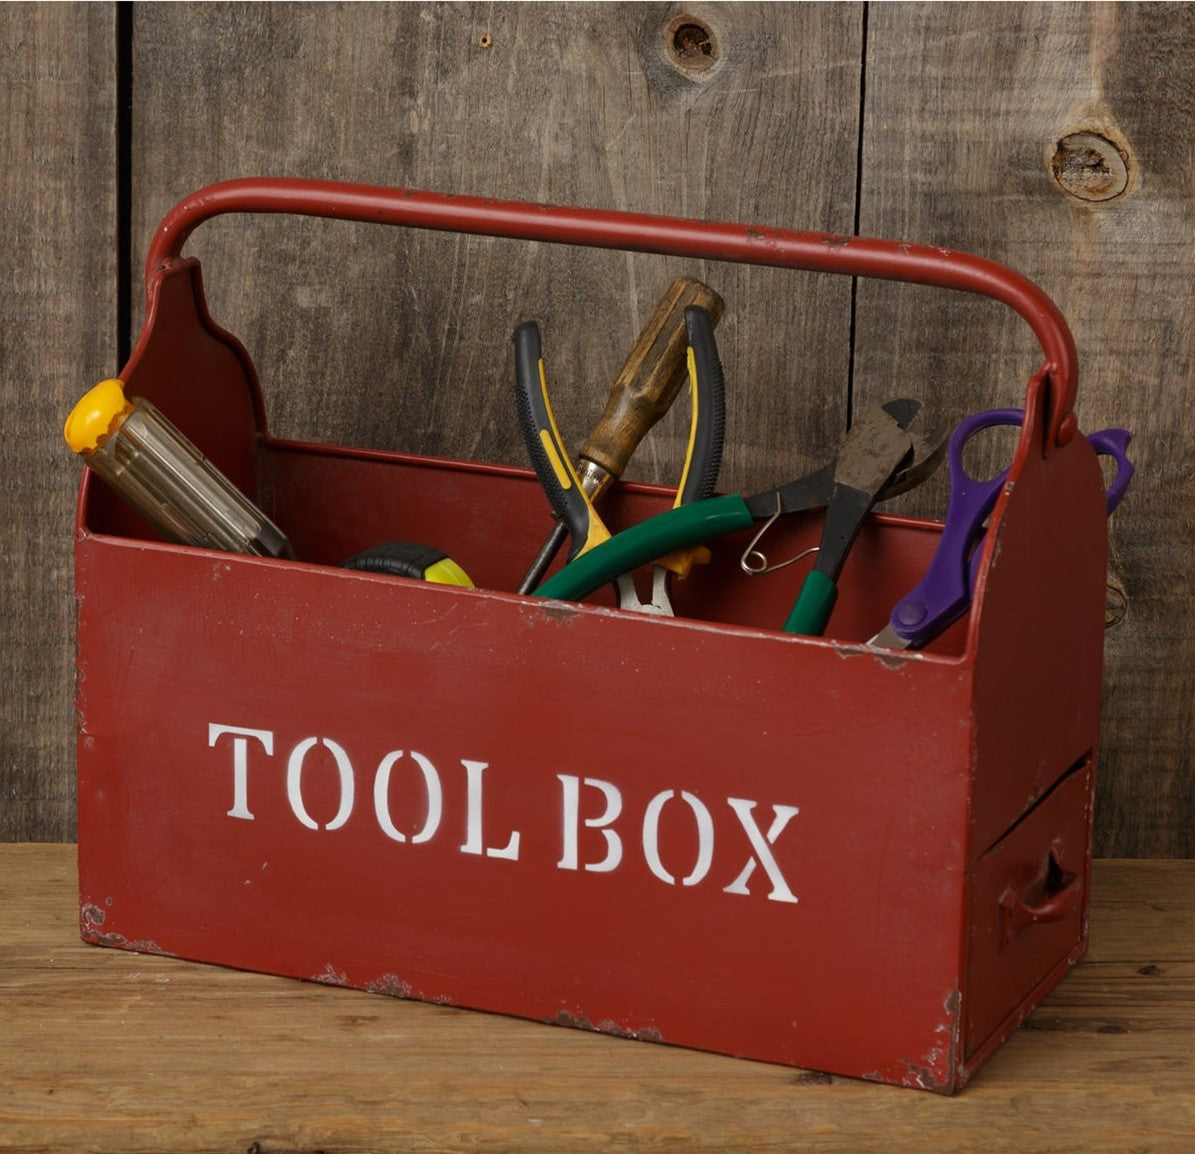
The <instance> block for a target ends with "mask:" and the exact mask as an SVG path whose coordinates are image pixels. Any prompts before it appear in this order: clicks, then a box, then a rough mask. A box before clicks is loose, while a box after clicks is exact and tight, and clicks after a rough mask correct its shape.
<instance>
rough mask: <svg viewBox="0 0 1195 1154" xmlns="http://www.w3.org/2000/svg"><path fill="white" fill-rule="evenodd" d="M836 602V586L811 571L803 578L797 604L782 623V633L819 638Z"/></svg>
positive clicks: (821, 574) (821, 575) (826, 578)
mask: <svg viewBox="0 0 1195 1154" xmlns="http://www.w3.org/2000/svg"><path fill="white" fill-rule="evenodd" d="M837 600H838V586H837V585H835V584H834V582H833V581H831V580H830V578H829V577H827V576H826V575H825V574H824V573H819V572H818V571H817V570H816V569H814V570H812V571H811V572H810V573H809V575H808V576H807V577H806V578H805V582H804V584H803V585H802V586H801V592H800V594H799V595H798V596H797V603H796V604H795V605H794V606H793V611H792V612H791V613H790V614H789V615H788V620H787V621H786V622H785V623H784V632H785V633H802V634H804V635H805V636H806V637H820V636H821V635H822V634H823V633H825V631H826V625H827V623H828V622H829V620H830V614H831V613H832V612H833V611H834V602H835V601H837Z"/></svg>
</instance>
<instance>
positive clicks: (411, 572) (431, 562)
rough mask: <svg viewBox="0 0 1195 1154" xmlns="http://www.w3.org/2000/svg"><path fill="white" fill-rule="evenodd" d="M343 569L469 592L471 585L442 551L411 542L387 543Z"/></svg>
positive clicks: (355, 559) (352, 559)
mask: <svg viewBox="0 0 1195 1154" xmlns="http://www.w3.org/2000/svg"><path fill="white" fill-rule="evenodd" d="M344 568H345V569H356V570H359V571H360V572H364V573H388V574H389V575H390V576H391V577H411V578H413V579H414V580H416V581H431V582H433V583H435V584H437V585H458V586H460V587H461V588H463V589H472V588H473V582H472V581H471V580H470V579H469V574H468V573H466V572H465V571H464V570H463V569H462V568H461V567H460V566H459V565H458V564H457V563H456V562H455V561H454V560H453V559H452V558H451V557H449V556H448V554H447V553H445V552H444V550H443V549H437V548H435V546H433V545H417V544H415V543H414V542H411V541H387V542H385V544H382V545H375V546H373V548H371V549H366V550H364V552H361V553H358V554H357V555H356V556H355V557H350V558H349V559H348V560H347V561H346V562H345V563H344Z"/></svg>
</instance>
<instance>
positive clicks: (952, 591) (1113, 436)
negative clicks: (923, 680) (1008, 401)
mask: <svg viewBox="0 0 1195 1154" xmlns="http://www.w3.org/2000/svg"><path fill="white" fill-rule="evenodd" d="M1024 419H1025V412H1024V410H1023V409H990V410H988V411H987V412H983V413H976V414H975V415H974V416H972V417H968V418H967V419H966V420H965V421H963V422H962V423H961V424H960V425H959V426H958V428H957V429H955V430H954V432H953V433H952V434H951V437H950V448H949V457H948V459H949V461H950V504H949V505H948V506H947V509H946V522H945V524H944V525H943V527H942V540H941V541H940V542H939V544H938V549H937V552H936V553H935V554H934V559H933V560H932V561H931V562H930V566H929V569H928V570H927V571H926V574H925V576H924V577H923V578H922V579H921V581H920V583H919V584H918V585H917V586H916V587H915V588H914V589H913V590H911V591H910V592H909V593H907V594H906V595H905V596H904V597H902V598H901V599H900V600H899V601H898V602H897V603H896V605H895V607H894V608H893V610H892V615H891V616H890V617H889V619H888V625H887V626H886V627H885V628H884V629H883V630H881V631H880V632H879V633H877V634H876V635H875V636H874V637H873V638H872V639H871V640H870V641H869V642H868V644H869V645H875V646H878V647H880V648H884V649H920V648H921V647H922V646H923V645H926V644H927V643H928V642H930V641H932V640H933V639H934V638H935V637H937V636H938V634H939V633H941V632H942V631H943V630H944V629H945V628H946V627H947V626H948V625H951V624H952V623H953V622H955V621H957V620H958V618H960V617H961V616H962V615H963V614H964V613H965V612H966V611H967V609H968V608H969V607H970V605H971V596H972V593H973V591H974V588H975V581H976V578H977V577H978V574H979V558H980V555H981V553H982V550H981V549H980V545H981V543H982V541H983V536H984V533H985V532H986V529H985V525H986V522H987V519H988V517H990V516H991V513H992V510H993V509H994V508H995V507H996V499H997V498H998V497H999V496H1000V491H1001V489H1003V488H1004V482H1005V480H1006V479H1007V477H1008V470H1007V469H1005V470H1004V472H1002V473H1001V474H1000V475H999V476H998V477H993V478H992V479H991V480H990V481H977V480H976V479H975V478H974V477H972V476H971V475H970V474H969V473H968V472H967V470H966V469H965V468H964V467H963V449H964V447H965V446H966V444H967V442H968V441H969V440H970V439H971V438H972V437H973V436H975V434H976V433H979V432H981V431H982V430H983V429H990V428H993V427H994V426H996V425H1020V424H1022V423H1023V422H1024ZM1132 436H1133V434H1132V433H1130V432H1128V430H1126V429H1101V430H1100V432H1098V433H1092V434H1091V435H1090V436H1089V437H1088V438H1087V440H1088V441H1089V442H1090V444H1091V446H1092V448H1093V449H1095V451H1096V454H1097V455H1098V456H1101V457H1111V458H1112V459H1113V460H1114V461H1115V462H1116V476H1115V477H1113V479H1112V483H1111V484H1110V485H1109V486H1108V490H1107V507H1108V513H1109V514H1111V512H1112V510H1113V509H1115V508H1116V506H1117V505H1119V504H1120V500H1121V498H1122V497H1123V496H1124V495H1125V491H1126V490H1127V489H1128V487H1129V482H1130V481H1131V480H1132V479H1133V471H1134V470H1133V464H1132V462H1131V461H1130V460H1129V458H1128V456H1127V452H1126V451H1127V449H1128V444H1129V441H1130V440H1131V439H1132Z"/></svg>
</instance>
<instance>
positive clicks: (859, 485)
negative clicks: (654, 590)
mask: <svg viewBox="0 0 1195 1154" xmlns="http://www.w3.org/2000/svg"><path fill="white" fill-rule="evenodd" d="M922 417H923V414H922V409H921V402H920V401H916V400H911V399H908V398H899V399H897V400H893V401H889V402H888V403H887V404H885V405H883V406H879V407H877V408H876V409H873V410H870V411H868V412H867V413H865V414H863V415H862V416H861V417H860V418H859V419H858V420H857V421H856V422H855V424H854V425H853V426H852V428H851V431H850V432H849V433H848V434H847V438H846V439H845V440H844V442H843V446H842V449H841V450H840V452H839V454H838V457H837V459H836V460H835V461H832V462H830V463H829V464H827V465H825V466H824V467H823V468H821V469H818V470H817V471H816V472H813V473H810V474H808V475H806V476H804V477H799V478H797V479H796V480H795V481H789V482H787V483H786V484H783V485H778V486H776V487H775V488H772V489H767V490H765V491H764V492H762V493H757V494H755V495H754V496H751V497H743V496H739V495H738V494H730V495H726V496H720V497H709V498H706V499H705V500H701V501H694V502H693V503H691V504H686V505H680V506H678V507H676V508H673V509H669V510H667V511H666V512H664V513H660V514H658V515H657V516H655V517H651V518H649V519H648V520H646V521H640V522H639V523H638V524H637V525H632V526H631V527H630V528H629V529H625V530H623V531H622V532H621V533H619V534H618V535H617V536H615V537H611V538H609V539H608V540H603V541H602V542H601V543H599V544H596V545H595V546H592V547H590V548H589V549H587V550H585V551H584V552H582V551H578V553H577V556H576V558H575V559H574V560H573V561H572V562H571V563H570V564H568V565H566V566H565V567H564V568H563V569H561V570H560V571H559V572H558V573H556V574H555V575H554V576H552V577H550V578H549V579H548V580H547V581H545V582H544V583H543V584H542V585H541V586H540V587H539V588H538V589H537V590H536V591H535V594H534V595H535V596H537V597H544V598H548V599H553V600H559V601H575V600H580V599H581V598H582V597H585V596H586V595H587V594H589V593H592V592H593V590H595V589H597V588H599V587H600V586H601V585H604V584H605V583H606V582H607V581H610V580H612V579H613V578H614V577H616V576H617V575H618V574H619V573H623V572H626V571H627V570H629V569H633V568H635V567H636V566H638V565H642V564H644V563H645V562H646V561H649V560H651V559H653V558H655V557H658V556H659V555H660V554H661V553H667V552H668V551H669V550H672V549H687V548H692V547H693V546H694V545H697V544H700V543H702V542H705V541H709V540H712V539H714V538H715V537H720V536H722V535H723V534H726V533H731V532H734V531H735V530H739V529H748V528H750V527H752V526H753V525H755V524H756V523H757V522H764V523H765V524H764V528H765V529H766V528H767V525H768V524H770V523H771V522H772V521H773V520H775V519H776V518H777V517H780V516H784V515H786V514H789V513H798V512H803V511H805V510H811V509H819V508H825V507H829V508H828V510H827V517H826V525H825V528H824V530H823V533H822V545H821V548H822V549H824V550H825V551H826V553H827V559H826V562H825V564H824V565H823V566H822V569H823V572H820V573H818V574H817V576H816V577H815V576H814V575H812V574H811V575H810V577H808V578H806V582H807V588H808V590H809V591H808V592H806V591H804V590H803V591H802V596H801V597H800V598H798V600H797V603H796V605H795V606H794V608H793V612H792V614H790V616H789V619H788V621H787V622H786V623H785V625H784V629H785V632H788V633H807V634H808V633H820V632H822V630H823V629H824V627H825V624H826V620H827V619H828V617H829V613H830V609H831V608H832V606H833V601H834V595H835V593H836V588H835V581H836V579H837V575H838V571H839V570H840V569H841V566H842V562H843V560H844V559H845V555H846V551H847V549H849V547H850V544H851V542H852V541H853V540H854V537H855V535H856V534H857V533H858V529H859V527H860V525H861V524H862V522H863V519H864V517H865V515H866V513H867V511H868V510H869V509H870V508H871V506H872V505H873V504H875V503H876V502H877V501H885V500H887V499H888V498H890V497H895V496H896V495H897V494H898V493H904V492H906V491H907V490H909V489H911V488H913V487H914V486H915V485H918V484H920V483H921V482H922V481H923V480H925V478H926V477H928V476H929V475H930V474H931V473H932V472H933V471H934V470H935V469H936V468H937V466H938V464H939V463H940V462H941V459H942V456H943V454H944V451H945V448H946V432H945V430H944V429H933V430H930V431H928V432H927V431H922V429H921V425H922V424H923V421H922ZM758 539H759V535H758V534H757V536H756V540H755V541H753V542H752V544H751V546H749V550H753V548H754V545H755V543H756V542H757V541H758ZM757 571H758V570H757Z"/></svg>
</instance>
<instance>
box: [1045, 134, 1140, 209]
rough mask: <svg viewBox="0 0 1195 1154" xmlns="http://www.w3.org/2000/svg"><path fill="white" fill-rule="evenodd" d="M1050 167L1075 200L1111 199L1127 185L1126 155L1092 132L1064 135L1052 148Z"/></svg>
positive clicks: (1104, 137)
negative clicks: (1053, 148) (1055, 146)
mask: <svg viewBox="0 0 1195 1154" xmlns="http://www.w3.org/2000/svg"><path fill="white" fill-rule="evenodd" d="M1050 171H1051V172H1052V173H1053V174H1054V179H1055V181H1057V183H1058V187H1059V188H1061V189H1062V190H1063V192H1066V193H1068V194H1069V195H1071V196H1073V197H1075V198H1076V199H1078V200H1087V201H1104V200H1114V199H1115V198H1116V197H1118V196H1120V195H1121V194H1122V193H1123V192H1124V191H1125V190H1126V189H1127V188H1128V186H1129V164H1128V155H1127V154H1126V153H1125V152H1124V151H1123V150H1122V149H1121V148H1120V147H1119V146H1118V145H1116V144H1114V143H1113V142H1112V141H1111V140H1109V139H1108V138H1107V137H1106V136H1100V135H1099V134H1098V133H1095V132H1072V133H1071V134H1070V135H1068V136H1064V137H1063V138H1062V139H1061V140H1060V141H1059V142H1058V146H1057V148H1055V150H1054V156H1053V159H1052V160H1051V161H1050Z"/></svg>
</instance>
